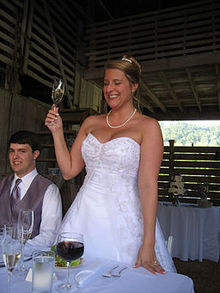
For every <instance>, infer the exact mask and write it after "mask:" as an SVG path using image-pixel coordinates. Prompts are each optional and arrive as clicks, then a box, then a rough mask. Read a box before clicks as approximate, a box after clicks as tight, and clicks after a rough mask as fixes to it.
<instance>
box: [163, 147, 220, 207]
mask: <svg viewBox="0 0 220 293" xmlns="http://www.w3.org/2000/svg"><path fill="white" fill-rule="evenodd" d="M172 142H174V141H171V145H170V146H169V147H168V146H166V147H165V148H164V157H163V162H162V165H161V168H160V175H159V190H158V193H159V199H160V200H165V201H168V200H170V199H169V197H168V187H169V181H170V179H171V175H172V174H177V175H181V176H182V177H183V179H184V188H185V189H186V192H185V194H184V196H183V197H180V199H181V201H183V202H193V203H196V201H197V199H199V198H200V197H201V187H204V185H208V189H209V192H208V197H209V198H210V200H211V201H212V202H213V204H214V205H218V206H220V147H190V146H175V145H173V144H172Z"/></svg>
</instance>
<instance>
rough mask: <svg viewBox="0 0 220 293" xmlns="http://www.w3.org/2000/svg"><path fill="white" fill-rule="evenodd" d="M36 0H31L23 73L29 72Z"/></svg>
mask: <svg viewBox="0 0 220 293" xmlns="http://www.w3.org/2000/svg"><path fill="white" fill-rule="evenodd" d="M34 5H35V0H32V1H30V9H29V18H28V27H27V35H26V38H27V40H26V42H25V49H24V61H23V73H24V74H27V71H28V61H29V52H30V45H31V31H32V23H33V11H34Z"/></svg>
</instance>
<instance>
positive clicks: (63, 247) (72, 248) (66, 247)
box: [56, 241, 84, 261]
mask: <svg viewBox="0 0 220 293" xmlns="http://www.w3.org/2000/svg"><path fill="white" fill-rule="evenodd" d="M83 252H84V245H83V243H81V242H77V241H62V242H60V243H58V244H57V247H56V253H57V255H58V256H60V257H61V258H62V259H64V260H66V261H72V260H76V259H78V258H80V257H81V256H82V255H83Z"/></svg>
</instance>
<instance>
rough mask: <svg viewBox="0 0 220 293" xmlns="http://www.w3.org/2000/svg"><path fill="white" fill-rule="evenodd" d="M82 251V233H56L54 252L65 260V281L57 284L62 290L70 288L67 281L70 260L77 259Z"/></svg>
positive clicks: (70, 285)
mask: <svg viewBox="0 0 220 293" xmlns="http://www.w3.org/2000/svg"><path fill="white" fill-rule="evenodd" d="M83 252H84V243H83V235H82V234H79V233H75V232H62V233H60V234H59V235H58V239H57V245H56V254H57V255H58V256H59V257H61V258H62V259H64V260H66V261H67V281H66V283H64V284H61V285H59V289H61V290H62V291H65V290H68V289H71V288H72V287H73V285H72V284H71V283H70V281H69V273H70V262H71V261H73V260H76V259H79V258H80V257H81V256H82V255H83Z"/></svg>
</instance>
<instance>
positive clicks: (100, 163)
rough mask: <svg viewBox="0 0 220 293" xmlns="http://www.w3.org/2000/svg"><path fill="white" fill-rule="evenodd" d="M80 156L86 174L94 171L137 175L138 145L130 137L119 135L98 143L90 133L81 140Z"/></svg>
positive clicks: (119, 174)
mask: <svg viewBox="0 0 220 293" xmlns="http://www.w3.org/2000/svg"><path fill="white" fill-rule="evenodd" d="M82 156H83V159H84V161H85V164H86V171H87V173H88V174H91V172H94V171H95V172H102V173H103V172H104V174H109V173H113V174H117V175H118V176H122V177H123V174H124V175H127V176H131V177H137V173H138V167H139V158H140V145H139V144H138V143H137V142H136V141H135V140H133V139H132V138H130V137H119V138H115V139H112V140H110V141H108V142H106V143H100V142H99V141H98V139H97V138H96V137H95V136H94V135H92V134H91V133H90V134H88V136H87V137H86V139H85V140H84V142H83V145H82Z"/></svg>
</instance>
